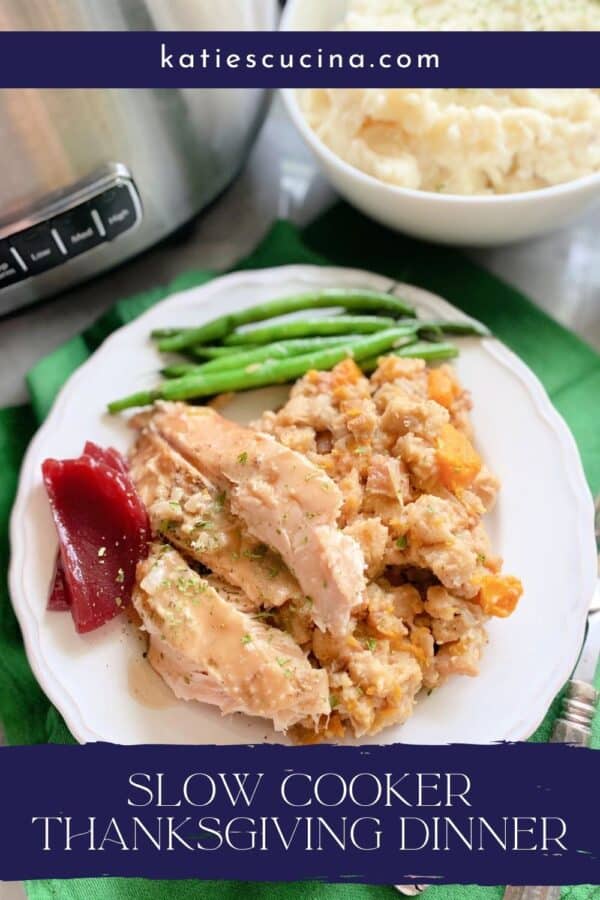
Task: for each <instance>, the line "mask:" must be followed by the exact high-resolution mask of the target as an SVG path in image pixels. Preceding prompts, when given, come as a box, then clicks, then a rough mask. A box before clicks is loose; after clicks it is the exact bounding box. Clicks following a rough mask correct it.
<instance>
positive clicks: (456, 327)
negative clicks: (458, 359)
mask: <svg viewBox="0 0 600 900" xmlns="http://www.w3.org/2000/svg"><path fill="white" fill-rule="evenodd" d="M418 331H419V334H423V332H428V331H434V332H436V331H441V332H442V334H457V335H474V336H475V337H489V336H490V334H491V331H490V330H489V328H488V327H487V326H486V325H484V324H483V322H476V321H475V320H473V321H472V322H471V321H468V322H445V321H444V320H443V319H435V320H432V321H428V320H427V321H419V328H418Z"/></svg>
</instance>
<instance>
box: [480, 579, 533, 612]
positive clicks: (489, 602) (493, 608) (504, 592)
mask: <svg viewBox="0 0 600 900" xmlns="http://www.w3.org/2000/svg"><path fill="white" fill-rule="evenodd" d="M480 584H481V588H480V590H479V594H478V595H477V602H478V603H479V605H480V606H481V608H482V610H483V611H484V613H485V614H486V615H488V616H498V618H500V619H505V618H506V617H507V616H510V614H511V613H512V612H514V609H515V607H516V605H517V603H518V602H519V598H520V597H521V595H522V593H523V585H522V584H521V582H520V581H519V579H518V578H514V577H513V576H512V575H484V576H483V577H482V578H481V580H480Z"/></svg>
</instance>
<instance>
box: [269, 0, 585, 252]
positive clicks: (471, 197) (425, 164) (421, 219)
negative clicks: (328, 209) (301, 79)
mask: <svg viewBox="0 0 600 900" xmlns="http://www.w3.org/2000/svg"><path fill="white" fill-rule="evenodd" d="M282 27H283V28H284V29H289V30H291V29H319V30H329V29H340V28H341V29H345V30H352V29H355V30H380V29H381V30H388V29H389V30H396V29H399V30H438V29H439V30H462V29H469V30H473V29H475V28H477V29H480V30H512V31H515V30H536V31H537V30H600V0H570V2H569V3H568V4H566V3H565V2H564V0H520V2H514V3H506V4H503V3H497V2H495V0H333V2H330V3H327V4H325V3H323V2H322V0H288V4H287V7H286V12H285V14H284V17H283V21H282ZM283 93H284V99H285V103H286V105H287V108H288V110H289V112H290V115H291V117H292V120H293V121H294V123H295V124H296V126H297V128H298V130H299V132H300V134H301V135H302V137H303V138H304V140H305V141H306V143H307V144H308V145H309V147H310V148H311V149H312V151H313V152H314V154H315V155H316V157H317V159H318V161H319V162H320V164H321V166H322V168H323V169H324V171H325V173H326V174H327V176H328V177H329V179H330V181H331V182H332V183H333V185H334V186H335V187H336V188H337V190H338V191H339V192H340V194H342V196H344V197H345V198H346V199H347V200H349V201H350V202H351V203H352V204H353V205H355V206H357V207H358V208H359V209H361V210H362V211H363V212H365V213H367V214H368V215H370V216H371V217H373V218H374V219H376V220H377V221H379V222H382V223H383V224H385V225H388V226H390V227H392V228H396V229H398V230H400V231H403V232H406V233H409V234H412V235H415V236H417V237H421V238H425V239H429V240H433V241H440V242H444V243H452V244H464V245H493V244H502V243H509V242H513V241H518V240H523V239H525V238H529V237H534V236H536V235H540V234H543V233H544V232H547V231H550V230H553V229H556V228H559V227H562V226H564V225H567V224H569V223H570V222H572V221H573V220H574V219H575V218H576V217H577V216H578V215H580V214H581V213H582V212H583V211H584V210H585V209H586V208H587V207H588V206H589V205H591V204H592V203H594V202H595V201H599V200H600V89H592V88H581V89H554V88H551V89H550V88H544V89H533V88H519V89H508V88H502V89H498V88H495V89H483V88H476V89H471V88H470V89H466V88H463V89H458V88H444V89H429V88H418V89H417V88H368V89H352V90H350V89H342V88H335V89H316V88H315V89H306V90H288V91H284V92H283Z"/></svg>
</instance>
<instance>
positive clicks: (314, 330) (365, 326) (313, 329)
mask: <svg viewBox="0 0 600 900" xmlns="http://www.w3.org/2000/svg"><path fill="white" fill-rule="evenodd" d="M395 325H396V323H395V322H394V320H393V319H386V318H384V317H383V316H334V317H332V318H331V319H326V318H321V319H288V321H287V322H278V323H276V324H274V325H265V326H264V327H263V328H253V329H252V330H251V331H236V333H235V334H231V335H229V337H227V338H225V345H226V346H228V347H233V346H239V345H240V344H271V343H273V342H275V341H279V340H284V339H285V338H300V337H316V336H317V335H323V336H324V335H330V334H354V335H356V334H371V333H372V332H374V331H383V330H384V329H385V328H393V327H394V326H395ZM402 327H403V328H408V327H409V326H407V325H404V326H402ZM411 330H412V331H415V327H414V325H413V326H411Z"/></svg>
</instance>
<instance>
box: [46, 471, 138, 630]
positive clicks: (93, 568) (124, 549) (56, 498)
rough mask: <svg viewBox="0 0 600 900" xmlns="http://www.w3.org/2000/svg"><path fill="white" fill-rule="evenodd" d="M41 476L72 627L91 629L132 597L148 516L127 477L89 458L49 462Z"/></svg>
mask: <svg viewBox="0 0 600 900" xmlns="http://www.w3.org/2000/svg"><path fill="white" fill-rule="evenodd" d="M42 472H43V476H44V483H45V485H46V490H47V492H48V497H49V499H50V505H51V508H52V515H53V517H54V522H55V525H56V528H57V531H58V536H59V545H60V556H61V562H62V568H63V570H64V579H65V584H66V587H67V592H68V595H69V596H70V598H71V613H72V615H73V619H74V622H75V627H76V629H77V631H79V632H87V631H92V630H93V629H95V628H98V627H99V626H100V625H103V624H104V623H105V622H108V621H109V620H110V619H112V618H113V617H114V616H115V615H117V614H118V613H119V612H120V610H121V609H122V608H123V607H124V606H125V605H127V604H128V603H129V601H130V599H131V592H132V589H133V585H134V581H135V568H136V565H137V563H138V561H139V560H140V559H142V558H143V557H144V556H145V555H146V552H147V541H148V538H149V529H148V520H147V515H146V512H145V510H144V508H143V506H142V504H141V502H140V500H139V498H138V496H137V494H136V493H135V490H134V489H133V486H132V485H131V482H130V481H129V478H128V477H127V476H126V475H124V474H123V473H122V472H121V471H118V470H117V469H116V468H112V467H109V466H108V465H107V464H106V463H105V462H100V461H98V459H97V458H95V457H93V456H91V455H90V454H84V455H83V456H82V457H80V458H79V459H68V460H53V459H48V460H46V461H45V462H44V464H43V466H42ZM53 593H54V592H53Z"/></svg>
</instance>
